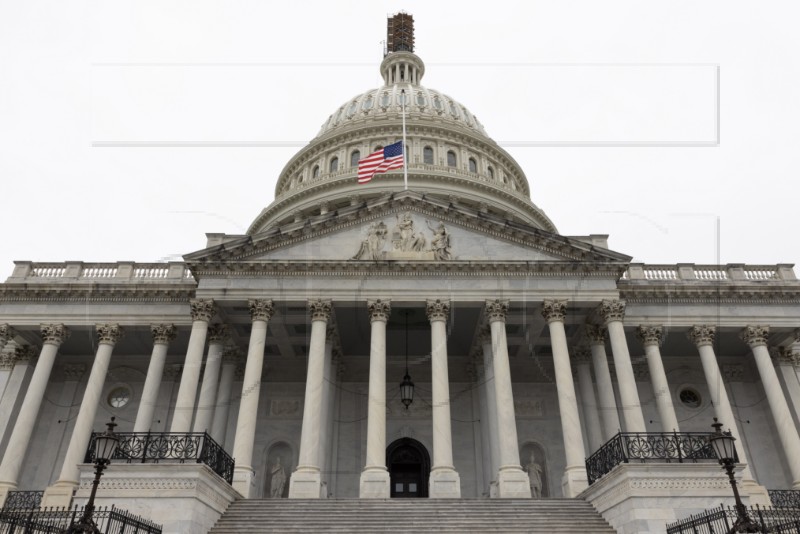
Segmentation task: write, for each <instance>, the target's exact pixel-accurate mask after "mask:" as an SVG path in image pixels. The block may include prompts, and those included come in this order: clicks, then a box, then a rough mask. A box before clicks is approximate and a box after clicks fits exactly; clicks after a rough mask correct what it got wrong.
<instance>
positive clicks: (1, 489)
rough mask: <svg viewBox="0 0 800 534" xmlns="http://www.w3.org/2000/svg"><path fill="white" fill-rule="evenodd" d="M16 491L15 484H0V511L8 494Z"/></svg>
mask: <svg viewBox="0 0 800 534" xmlns="http://www.w3.org/2000/svg"><path fill="white" fill-rule="evenodd" d="M16 489H17V485H16V484H11V483H10V482H0V509H2V508H3V506H5V505H6V499H8V492H9V491H14V490H16Z"/></svg>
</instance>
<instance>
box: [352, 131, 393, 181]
mask: <svg viewBox="0 0 800 534" xmlns="http://www.w3.org/2000/svg"><path fill="white" fill-rule="evenodd" d="M402 168H403V142H402V141H398V142H396V143H394V144H393V145H389V146H387V147H384V148H382V149H380V150H378V151H376V152H373V153H372V154H370V155H369V156H367V157H366V158H364V159H361V160H359V161H358V183H360V184H365V183H367V182H369V181H370V180H372V177H373V176H375V175H376V174H379V173H382V172H386V171H390V170H392V169H402Z"/></svg>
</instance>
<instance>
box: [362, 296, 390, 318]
mask: <svg viewBox="0 0 800 534" xmlns="http://www.w3.org/2000/svg"><path fill="white" fill-rule="evenodd" d="M367 309H368V310H369V322H374V321H383V322H384V323H385V322H386V321H388V320H389V316H390V315H391V314H392V301H390V300H387V299H375V300H371V299H367Z"/></svg>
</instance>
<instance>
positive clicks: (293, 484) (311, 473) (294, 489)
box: [289, 467, 322, 499]
mask: <svg viewBox="0 0 800 534" xmlns="http://www.w3.org/2000/svg"><path fill="white" fill-rule="evenodd" d="M321 494H322V477H321V475H320V472H319V469H318V468H316V467H298V468H297V469H295V471H294V473H292V477H291V478H290V479H289V498H290V499H319V498H320V495H321Z"/></svg>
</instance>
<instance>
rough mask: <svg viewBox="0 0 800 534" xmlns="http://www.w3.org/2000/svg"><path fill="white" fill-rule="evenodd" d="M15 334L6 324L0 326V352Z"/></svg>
mask: <svg viewBox="0 0 800 534" xmlns="http://www.w3.org/2000/svg"><path fill="white" fill-rule="evenodd" d="M14 335H16V332H15V331H14V329H13V328H11V327H10V326H8V325H7V324H0V350H3V349H4V348H5V347H6V344H8V342H9V341H11V340H12V339H14Z"/></svg>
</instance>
